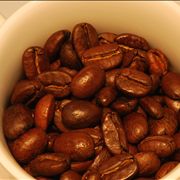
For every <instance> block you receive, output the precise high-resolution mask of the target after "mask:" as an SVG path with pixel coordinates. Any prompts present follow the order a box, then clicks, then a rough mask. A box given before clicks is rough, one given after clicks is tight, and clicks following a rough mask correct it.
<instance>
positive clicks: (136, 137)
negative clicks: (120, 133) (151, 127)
mask: <svg viewBox="0 0 180 180" xmlns="http://www.w3.org/2000/svg"><path fill="white" fill-rule="evenodd" d="M123 125H124V130H125V132H126V137H127V140H128V142H129V143H138V142H139V141H140V140H142V139H144V138H145V137H146V136H147V133H148V123H147V119H146V118H145V117H144V116H143V115H142V114H141V113H137V112H133V113H130V114H128V115H127V116H125V117H124V119H123Z"/></svg>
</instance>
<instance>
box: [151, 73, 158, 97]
mask: <svg viewBox="0 0 180 180" xmlns="http://www.w3.org/2000/svg"><path fill="white" fill-rule="evenodd" d="M150 77H151V81H152V88H151V92H150V93H151V94H153V93H155V92H156V91H157V90H158V88H159V85H160V76H159V75H158V74H151V75H150Z"/></svg>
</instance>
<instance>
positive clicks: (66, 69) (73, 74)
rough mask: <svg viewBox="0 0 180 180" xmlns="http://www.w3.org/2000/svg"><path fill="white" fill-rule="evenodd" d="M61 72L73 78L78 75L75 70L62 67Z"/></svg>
mask: <svg viewBox="0 0 180 180" xmlns="http://www.w3.org/2000/svg"><path fill="white" fill-rule="evenodd" d="M59 71H61V72H64V73H67V74H69V75H70V76H71V77H72V78H73V77H74V76H75V75H76V74H77V73H78V72H77V71H76V70H75V69H70V68H67V67H60V68H59Z"/></svg>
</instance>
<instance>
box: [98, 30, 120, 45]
mask: <svg viewBox="0 0 180 180" xmlns="http://www.w3.org/2000/svg"><path fill="white" fill-rule="evenodd" d="M116 36H117V35H116V34H114V33H110V32H104V33H100V34H99V35H98V39H99V43H100V44H111V43H115V42H114V40H115V38H116Z"/></svg>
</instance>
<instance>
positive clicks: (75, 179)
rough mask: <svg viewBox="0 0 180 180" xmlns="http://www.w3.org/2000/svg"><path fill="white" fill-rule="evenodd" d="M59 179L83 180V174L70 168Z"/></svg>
mask: <svg viewBox="0 0 180 180" xmlns="http://www.w3.org/2000/svg"><path fill="white" fill-rule="evenodd" d="M59 180H81V176H80V175H79V174H78V173H76V172H74V171H72V170H69V171H66V172H64V173H63V174H62V175H61V176H60V177H59Z"/></svg>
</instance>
